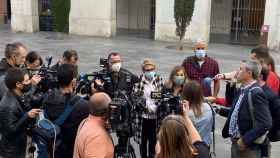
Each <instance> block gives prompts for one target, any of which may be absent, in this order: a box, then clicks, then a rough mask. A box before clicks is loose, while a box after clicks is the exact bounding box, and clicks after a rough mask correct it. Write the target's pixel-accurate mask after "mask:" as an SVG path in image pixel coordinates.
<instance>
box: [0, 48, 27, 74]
mask: <svg viewBox="0 0 280 158" xmlns="http://www.w3.org/2000/svg"><path fill="white" fill-rule="evenodd" d="M26 55H27V48H26V47H25V46H24V45H23V44H22V43H11V44H7V45H6V48H5V58H3V59H2V60H1V62H0V76H3V75H5V73H6V72H7V70H8V69H9V68H19V67H21V66H22V65H23V64H24V62H25V58H26Z"/></svg>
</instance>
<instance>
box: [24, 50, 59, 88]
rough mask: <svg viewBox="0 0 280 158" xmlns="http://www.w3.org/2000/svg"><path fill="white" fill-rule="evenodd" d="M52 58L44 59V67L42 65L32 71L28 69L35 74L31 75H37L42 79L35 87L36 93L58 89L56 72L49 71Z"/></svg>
mask: <svg viewBox="0 0 280 158" xmlns="http://www.w3.org/2000/svg"><path fill="white" fill-rule="evenodd" d="M52 59H53V58H52V57H51V56H50V57H46V59H45V60H46V63H47V66H46V65H43V66H42V67H41V68H40V69H37V70H34V69H30V70H29V71H31V72H35V73H33V75H35V74H36V75H39V76H40V77H41V78H42V79H41V81H40V82H39V84H38V85H37V90H36V91H38V92H43V93H45V92H47V91H48V90H49V89H54V88H58V81H57V72H56V71H54V70H51V69H50V66H51V63H52Z"/></svg>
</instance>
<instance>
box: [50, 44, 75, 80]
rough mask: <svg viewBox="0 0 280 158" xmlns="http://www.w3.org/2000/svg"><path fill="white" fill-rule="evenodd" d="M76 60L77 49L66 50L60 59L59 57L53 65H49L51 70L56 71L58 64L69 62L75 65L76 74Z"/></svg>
mask: <svg viewBox="0 0 280 158" xmlns="http://www.w3.org/2000/svg"><path fill="white" fill-rule="evenodd" d="M78 60H79V56H78V53H77V51H75V50H71V49H70V50H66V51H65V52H64V53H63V56H62V59H60V60H59V61H58V62H57V63H56V64H55V65H53V66H52V67H51V70H53V71H57V70H58V68H59V66H60V65H62V64H71V65H74V66H75V69H76V70H75V71H77V75H78Z"/></svg>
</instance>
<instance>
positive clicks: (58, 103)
mask: <svg viewBox="0 0 280 158" xmlns="http://www.w3.org/2000/svg"><path fill="white" fill-rule="evenodd" d="M72 97H73V95H69V94H68V95H65V94H62V93H61V91H59V90H58V89H55V90H52V91H49V92H48V93H47V94H46V96H45V99H44V101H43V105H44V109H45V110H46V113H47V116H48V117H49V119H50V120H51V121H54V120H56V119H57V118H58V117H59V116H60V115H61V114H62V113H63V111H64V108H65V107H64V106H65V101H66V99H69V98H72ZM73 105H75V108H74V110H73V111H72V113H71V114H70V116H69V117H68V118H67V119H66V120H65V122H64V124H63V125H62V127H61V134H62V145H61V146H60V147H59V148H58V150H57V152H56V153H55V158H60V157H63V158H72V157H73V150H74V144H75V137H76V132H77V130H78V127H79V124H80V122H81V121H82V120H83V119H85V118H86V117H87V116H88V115H89V110H88V102H87V101H86V100H83V99H81V100H79V101H77V102H76V103H73Z"/></svg>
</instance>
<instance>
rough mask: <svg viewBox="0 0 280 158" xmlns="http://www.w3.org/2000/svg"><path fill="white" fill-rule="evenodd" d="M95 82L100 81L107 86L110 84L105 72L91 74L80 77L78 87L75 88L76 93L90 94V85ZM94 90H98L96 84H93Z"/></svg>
mask: <svg viewBox="0 0 280 158" xmlns="http://www.w3.org/2000/svg"><path fill="white" fill-rule="evenodd" d="M95 80H101V81H102V82H104V83H106V84H108V83H110V82H111V78H110V77H108V75H107V73H106V72H93V73H89V74H85V75H80V77H79V79H78V85H77V87H76V93H80V94H82V95H84V94H91V84H92V83H93V82H95ZM95 88H96V89H99V87H98V86H97V84H95Z"/></svg>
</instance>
